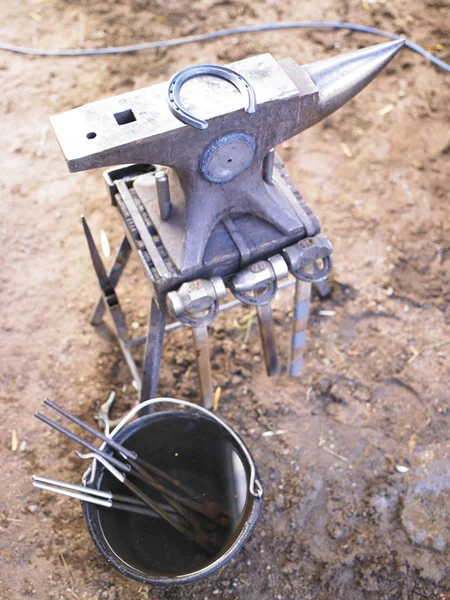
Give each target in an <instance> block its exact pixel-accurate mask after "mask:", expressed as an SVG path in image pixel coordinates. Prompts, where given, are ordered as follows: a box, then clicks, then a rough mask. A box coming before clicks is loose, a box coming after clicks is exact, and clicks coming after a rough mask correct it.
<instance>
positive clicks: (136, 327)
mask: <svg viewBox="0 0 450 600" xmlns="http://www.w3.org/2000/svg"><path fill="white" fill-rule="evenodd" d="M131 327H132V328H133V329H139V327H140V325H139V323H138V322H137V321H133V322H132V323H131Z"/></svg>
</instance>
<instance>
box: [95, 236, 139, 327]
mask: <svg viewBox="0 0 450 600" xmlns="http://www.w3.org/2000/svg"><path fill="white" fill-rule="evenodd" d="M130 254H131V246H130V242H129V241H128V239H127V237H126V236H125V237H124V238H123V240H122V243H121V244H120V247H119V250H118V251H117V254H116V257H115V259H114V262H113V265H112V267H111V270H110V272H109V275H108V277H109V280H110V282H111V284H112V285H113V287H115V286H116V285H117V284H118V283H119V279H120V277H121V276H122V273H123V271H124V269H125V267H126V265H127V263H128V259H129V257H130ZM104 314H105V304H104V300H103V296H100V298H99V299H98V300H97V304H96V305H95V308H94V311H93V313H92V317H91V324H92V325H99V324H100V323H101V322H102V319H103V315H104Z"/></svg>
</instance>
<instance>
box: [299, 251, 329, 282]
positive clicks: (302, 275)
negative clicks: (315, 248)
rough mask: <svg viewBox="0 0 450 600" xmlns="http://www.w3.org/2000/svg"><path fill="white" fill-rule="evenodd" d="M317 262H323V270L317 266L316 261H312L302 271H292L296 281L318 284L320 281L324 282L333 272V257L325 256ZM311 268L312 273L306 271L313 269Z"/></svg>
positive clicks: (301, 268)
mask: <svg viewBox="0 0 450 600" xmlns="http://www.w3.org/2000/svg"><path fill="white" fill-rule="evenodd" d="M317 260H322V268H320V267H319V266H318V265H317V263H316V261H311V262H310V263H308V264H307V265H304V266H303V267H300V269H296V270H295V271H291V273H292V275H293V276H294V277H295V278H296V279H300V280H301V281H305V282H306V283H317V282H319V281H324V280H325V279H326V278H327V277H328V275H329V274H330V273H331V270H332V268H333V259H332V258H331V256H325V257H323V258H321V259H317ZM311 267H312V272H311V273H308V272H307V271H305V269H307V268H309V269H311Z"/></svg>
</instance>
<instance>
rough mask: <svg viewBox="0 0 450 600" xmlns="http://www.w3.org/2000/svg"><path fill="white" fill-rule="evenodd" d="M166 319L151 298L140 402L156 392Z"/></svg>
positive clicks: (163, 312)
mask: <svg viewBox="0 0 450 600" xmlns="http://www.w3.org/2000/svg"><path fill="white" fill-rule="evenodd" d="M166 319H167V314H166V312H165V311H162V310H160V308H159V307H158V305H157V303H156V301H155V299H154V298H152V302H151V305H150V314H149V318H148V330H147V336H146V346H145V356H144V367H143V371H142V387H141V393H140V398H141V402H143V401H145V400H149V399H150V398H156V396H157V393H158V381H159V369H160V365H161V356H162V350H163V344H164V334H165V326H166Z"/></svg>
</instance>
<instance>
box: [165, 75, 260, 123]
mask: <svg viewBox="0 0 450 600" xmlns="http://www.w3.org/2000/svg"><path fill="white" fill-rule="evenodd" d="M202 75H210V76H211V77H219V78H220V79H225V80H226V81H229V82H230V83H231V84H232V85H234V87H235V88H236V89H237V90H239V91H240V92H241V94H242V95H243V96H244V95H245V96H247V106H246V107H245V112H247V113H254V112H255V111H256V95H255V90H254V89H253V87H252V85H251V83H249V82H248V81H247V79H245V77H243V76H242V75H239V73H237V72H236V71H233V69H229V68H228V67H221V66H219V65H194V66H192V67H187V68H186V69H182V70H181V71H178V73H175V75H174V76H173V77H172V79H171V80H170V82H169V89H168V92H167V100H168V102H169V108H170V111H171V113H172V114H173V115H175V116H176V117H177V118H178V119H180V121H183V123H186V125H192V127H196V128H197V129H207V128H208V123H207V122H206V121H204V120H203V119H198V118H197V117H194V115H192V114H191V113H190V112H189V111H187V110H186V109H185V107H184V106H183V103H182V102H181V98H180V92H181V88H182V86H183V85H184V84H185V83H186V81H189V79H193V78H194V77H200V76H202Z"/></svg>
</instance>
